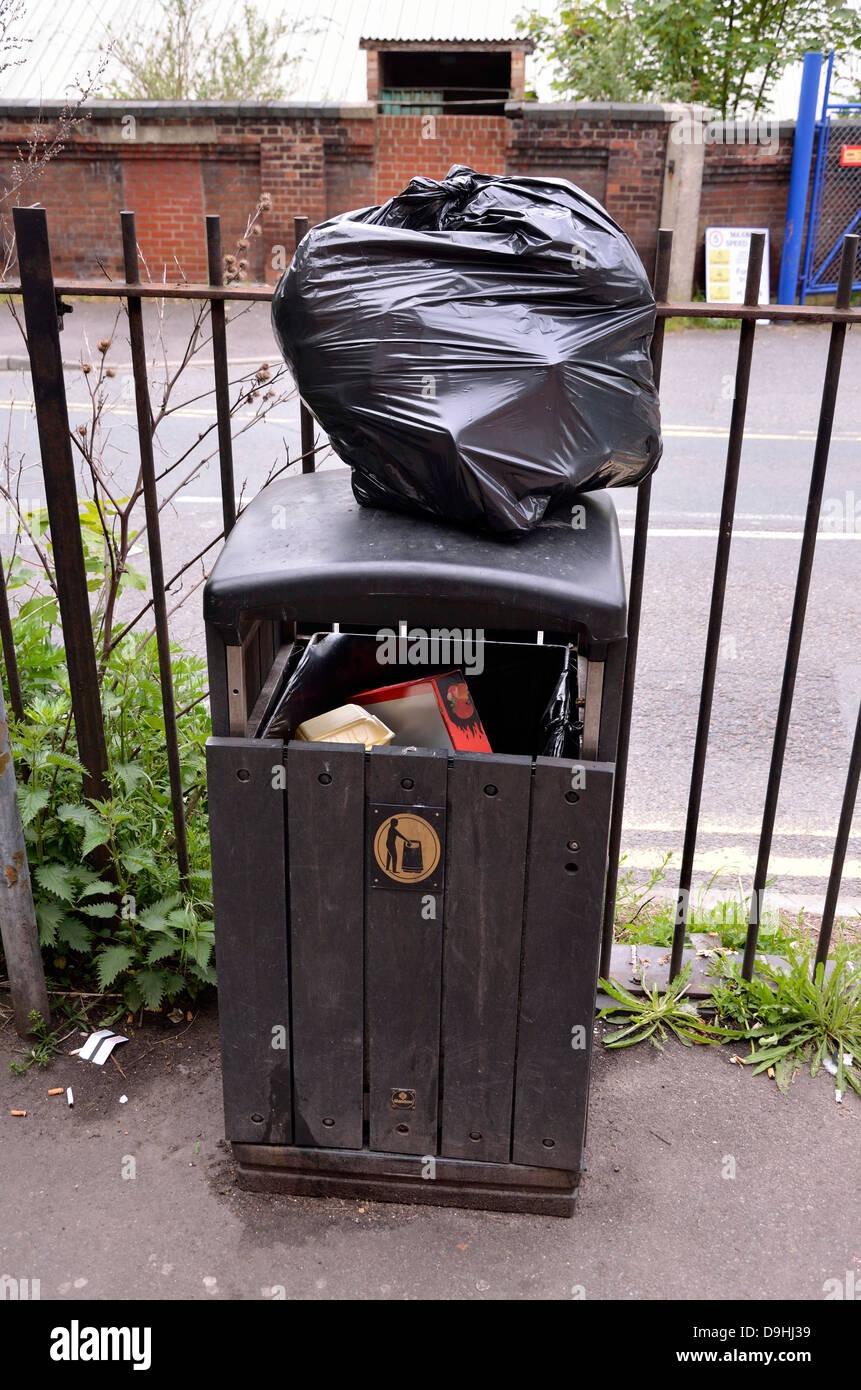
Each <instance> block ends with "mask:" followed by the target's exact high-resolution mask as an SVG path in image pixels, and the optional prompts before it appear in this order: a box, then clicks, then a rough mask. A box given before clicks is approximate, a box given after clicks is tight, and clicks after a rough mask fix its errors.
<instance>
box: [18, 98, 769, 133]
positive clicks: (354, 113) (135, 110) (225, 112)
mask: <svg viewBox="0 0 861 1390" xmlns="http://www.w3.org/2000/svg"><path fill="white" fill-rule="evenodd" d="M66 109H67V107H66V104H65V103H64V102H62V101H42V100H40V99H39V98H38V97H33V98H30V99H28V100H19V101H5V102H0V118H5V119H7V120H38V119H46V120H51V119H56V118H57V117H58V116H59V115H61V113H62V112H63V111H64V110H66ZM685 111H686V108H684V107H680V106H679V105H678V104H677V103H670V102H666V103H662V104H657V103H654V104H650V103H647V102H622V101H617V102H612V101H509V102H506V103H505V114H506V116H507V117H509V118H511V119H517V118H520V119H526V120H566V121H614V120H616V121H654V122H656V123H659V124H663V125H666V124H670V123H672V122H673V121H675V120H677V119H678V118H679V117H680V116H683V115H684V114H685ZM78 114H79V115H80V116H82V117H83V118H84V119H85V120H93V121H118V120H121V119H122V117H123V116H135V117H136V118H137V119H139V120H145V119H149V120H153V121H165V120H184V121H188V122H194V121H196V120H201V119H203V118H207V119H208V120H210V121H211V120H218V119H223V120H256V121H264V120H268V121H273V122H277V121H286V120H301V119H306V120H307V119H317V120H331V121H338V120H341V121H343V120H367V121H372V120H375V119H376V117H377V106H376V103H375V102H372V101H362V102H343V101H319V102H306V101H271V102H261V101H230V102H224V101H179V102H177V101H115V100H111V101H88V102H85V103H84V104H83V105H82V106H81V107H80V108H79V111H78ZM694 118H695V117H694ZM736 124H742V125H744V124H745V123H744V122H738V123H737V122H735V121H716V122H714V125H715V126H716V127H718V128H720V127H733V126H735V125H736ZM775 126H776V127H778V128H779V130H780V131H781V132H786V133H789V132H790V131H792V130H794V129H795V122H794V121H779V122H774V124H773V125H772V129H774V127H775Z"/></svg>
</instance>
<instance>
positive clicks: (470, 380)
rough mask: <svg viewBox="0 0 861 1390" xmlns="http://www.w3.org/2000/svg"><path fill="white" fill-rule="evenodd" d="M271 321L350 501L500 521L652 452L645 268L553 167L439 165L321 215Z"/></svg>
mask: <svg viewBox="0 0 861 1390" xmlns="http://www.w3.org/2000/svg"><path fill="white" fill-rule="evenodd" d="M272 320H273V326H274V329H275V334H276V337H277V338H278V341H279V344H280V347H281V350H282V352H283V354H284V356H285V358H286V359H287V361H288V363H289V365H290V367H291V369H292V371H293V375H294V376H295V379H296V384H297V386H298V389H299V393H300V395H301V396H302V398H303V399H304V401H305V402H306V404H307V405H308V406H309V408H310V409H311V410H312V411H313V413H314V415H315V416H316V418H317V420H318V421H319V423H320V424H321V425H322V427H323V429H324V430H325V431H326V432H327V434H328V435H329V438H330V439H331V441H332V445H333V447H334V449H335V450H336V452H337V453H338V454H339V455H340V456H341V458H342V459H344V461H345V462H346V463H349V464H350V465H351V467H352V469H353V491H354V493H355V495H356V497H357V499H358V500H359V502H361V503H364V504H365V505H368V506H382V507H390V508H395V509H397V510H401V511H409V512H422V513H425V514H430V515H431V516H436V517H440V518H444V519H446V520H448V521H451V522H456V523H460V524H464V525H467V526H470V527H473V528H477V529H481V530H488V529H489V530H491V531H496V532H500V533H503V534H509V535H517V534H518V533H523V532H526V531H530V530H531V529H532V528H533V527H535V526H536V525H538V523H539V522H540V521H541V519H542V517H543V515H544V513H545V511H546V510H547V508H548V506H550V505H553V506H554V508H555V506H556V505H559V506H564V505H567V504H569V503H573V501H574V499H575V498H576V495H577V493H578V492H584V491H589V490H591V489H593V488H602V487H628V486H632V485H634V484H636V483H639V482H641V481H642V479H643V478H645V477H646V476H647V475H648V474H649V473H650V472H651V471H652V469H653V468H654V467H655V465H656V464H657V462H658V459H659V458H660V454H661V440H660V416H659V409H658V398H657V393H656V391H655V385H654V380H653V376H652V366H651V361H650V358H649V342H650V337H651V333H652V330H653V328H654V322H655V302H654V299H653V297H652V293H651V290H650V289H649V284H648V281H647V279H646V274H645V271H644V270H643V266H642V264H641V262H640V260H639V258H638V256H637V253H636V251H635V250H634V248H633V246H632V245H631V243H630V241H629V240H628V238H627V237H626V236H625V234H624V232H623V231H622V230H621V229H620V228H619V227H618V226H617V225H616V223H615V222H614V221H613V220H612V218H611V217H609V216H608V214H607V213H606V212H605V211H604V209H603V208H602V207H601V205H600V203H597V202H596V201H595V199H594V198H590V197H589V196H588V194H586V193H584V192H583V191H582V189H579V188H576V187H575V186H574V185H573V184H570V183H567V182H565V181H564V180H562V179H539V178H527V177H520V176H516V177H512V178H504V177H502V176H498V175H491V174H478V173H475V171H474V170H472V169H467V168H465V167H464V166H462V165H456V166H455V167H454V168H453V169H451V170H450V171H449V173H448V175H447V176H446V178H445V179H443V180H442V182H436V181H434V180H433V179H428V178H416V179H413V180H412V182H411V183H410V185H409V187H408V188H407V189H406V191H405V192H404V193H401V194H400V195H399V196H398V197H396V198H392V199H390V201H389V202H387V203H384V204H383V205H382V206H381V207H374V208H364V209H362V210H360V211H358V212H349V213H345V214H344V215H342V216H339V217H335V218H332V219H331V220H330V221H328V222H324V223H322V224H321V225H320V226H317V227H315V228H313V230H312V231H310V232H309V233H308V235H307V236H306V237H304V238H303V240H302V242H301V243H300V245H299V247H298V249H297V251H296V255H295V257H294V259H293V263H292V265H291V266H290V268H289V269H288V270H287V271H286V273H285V274H284V276H283V277H282V279H281V282H280V283H279V285H278V287H277V289H276V291H275V296H274V299H273V305H272Z"/></svg>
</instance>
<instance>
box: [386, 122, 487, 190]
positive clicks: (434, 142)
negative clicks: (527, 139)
mask: <svg viewBox="0 0 861 1390" xmlns="http://www.w3.org/2000/svg"><path fill="white" fill-rule="evenodd" d="M508 125H509V122H508V121H507V120H506V118H505V117H504V116H380V117H378V119H377V121H376V148H375V158H374V171H375V202H378V203H383V202H385V201H386V199H387V198H392V197H394V195H395V194H396V193H400V192H401V190H402V189H404V188H406V186H407V184H408V183H409V181H410V179H411V178H413V177H414V175H416V174H424V175H426V176H427V177H428V178H432V179H441V178H444V177H445V175H446V174H447V173H448V171H449V169H450V168H451V166H452V165H453V164H468V165H469V166H470V168H472V169H480V170H481V172H482V173H485V174H504V173H505V172H506V136H507V133H508Z"/></svg>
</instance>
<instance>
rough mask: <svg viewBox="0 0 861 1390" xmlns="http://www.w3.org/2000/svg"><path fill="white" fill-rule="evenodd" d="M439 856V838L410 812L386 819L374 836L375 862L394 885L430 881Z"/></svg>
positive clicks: (422, 819) (420, 817)
mask: <svg viewBox="0 0 861 1390" xmlns="http://www.w3.org/2000/svg"><path fill="white" fill-rule="evenodd" d="M441 853H442V850H441V848H440V840H439V835H438V834H437V833H436V831H435V830H434V828H433V826H432V825H431V823H430V821H427V820H425V818H424V817H423V816H417V815H415V814H414V812H412V811H402V812H398V814H397V815H396V816H394V815H393V816H388V817H387V818H386V820H384V821H383V822H382V824H381V825H380V827H379V829H378V830H377V833H376V834H375V836H374V858H375V859H376V861H377V863H378V864H379V866H380V868H381V869H382V871H383V873H384V874H386V876H387V877H388V878H390V879H393V880H394V882H395V883H401V884H408V883H421V882H422V881H423V880H424V879H426V878H430V876H431V874H432V873H433V872H434V870H435V869H436V867H437V865H438V864H439V861H440V855H441Z"/></svg>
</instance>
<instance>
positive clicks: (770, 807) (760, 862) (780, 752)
mask: <svg viewBox="0 0 861 1390" xmlns="http://www.w3.org/2000/svg"><path fill="white" fill-rule="evenodd" d="M857 256H858V237H857V236H847V237H844V238H843V255H842V256H841V259H840V280H839V284H838V289H837V296H836V299H835V308H837V309H848V307H849V300H850V298H851V295H852V276H853V272H854V268H855V261H856V259H857ZM845 341H846V324H845V323H832V325H831V339H830V342H829V344H828V361H827V363H826V366H825V382H824V384H823V387H822V403H821V405H820V408H819V425H818V428H817V432H816V447H815V449H814V451H813V467H812V469H811V473H810V490H809V492H808V496H807V512H806V515H805V518H804V532H803V535H802V541H801V552H800V554H799V557H798V577H797V579H796V581H795V597H794V599H793V601H792V619H791V621H790V624H789V639H788V641H787V644H786V659H785V662H784V667H783V682H782V684H781V687H780V702H779V704H778V707H777V722H776V724H775V729H774V742H773V744H772V748H771V763H770V765H769V769H768V785H767V787H766V792H765V806H764V807H763V812H762V828H761V830H760V836H759V850H758V853H757V859H756V871H755V873H754V879H753V891H752V893H751V899H750V916H749V918H748V927H747V939H746V941H745V946H744V960H743V961H742V967H741V973H742V975H743V976H744V978H745V979H746V980H750V979H752V977H753V968H754V963H755V960H756V946H757V942H758V940H759V929H760V926H761V924H762V903H763V900H764V896H765V885H766V881H767V878H768V861H769V859H770V858H771V842H772V839H773V837H774V822H775V819H776V817H777V798H778V796H779V795H780V782H781V777H782V775H783V760H784V758H785V757H786V740H787V737H788V734H789V719H790V715H791V714H792V699H793V696H794V694H795V678H796V676H797V675H798V658H799V655H800V652H801V638H802V634H803V632H804V619H805V616H806V613H807V596H808V594H809V592H810V576H811V574H812V572H813V556H814V554H815V552H816V535H817V531H818V529H819V514H820V511H821V509H822V492H823V488H824V486H825V473H826V470H827V468H828V453H829V450H830V448H831V432H832V430H833V428H834V409H835V406H836V404H837V388H838V385H839V383H840V367H841V364H842V361H843V345H844V343H845Z"/></svg>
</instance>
